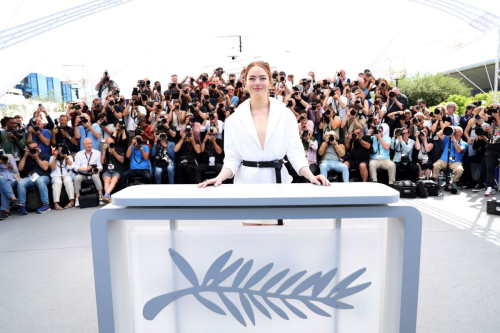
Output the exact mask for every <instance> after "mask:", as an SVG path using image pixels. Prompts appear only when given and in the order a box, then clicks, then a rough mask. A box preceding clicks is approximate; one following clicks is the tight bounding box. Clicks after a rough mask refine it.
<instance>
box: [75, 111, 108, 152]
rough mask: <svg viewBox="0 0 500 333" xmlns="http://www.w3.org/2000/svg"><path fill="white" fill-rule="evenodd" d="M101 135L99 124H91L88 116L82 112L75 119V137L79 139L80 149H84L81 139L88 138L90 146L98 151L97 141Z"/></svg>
mask: <svg viewBox="0 0 500 333" xmlns="http://www.w3.org/2000/svg"><path fill="white" fill-rule="evenodd" d="M101 135H102V130H101V126H99V124H91V123H90V116H89V115H88V114H82V115H81V116H80V117H78V118H77V119H76V126H75V138H77V139H79V140H80V150H84V149H85V147H84V145H83V140H85V139H90V141H91V142H92V148H93V149H95V150H97V151H99V142H100V138H101Z"/></svg>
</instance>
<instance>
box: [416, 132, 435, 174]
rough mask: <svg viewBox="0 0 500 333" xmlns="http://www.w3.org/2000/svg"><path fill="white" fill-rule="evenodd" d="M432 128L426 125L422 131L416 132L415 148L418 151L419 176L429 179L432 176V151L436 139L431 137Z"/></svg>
mask: <svg viewBox="0 0 500 333" xmlns="http://www.w3.org/2000/svg"><path fill="white" fill-rule="evenodd" d="M430 132H431V130H430V129H429V127H427V126H424V127H423V128H422V130H421V131H417V132H416V133H415V146H414V147H415V150H417V151H418V155H417V162H416V164H417V167H418V170H419V172H418V176H419V177H423V176H424V175H425V179H427V180H429V179H430V177H431V166H432V159H431V154H430V152H431V151H432V148H434V141H433V140H432V139H431V138H430V137H429V134H430Z"/></svg>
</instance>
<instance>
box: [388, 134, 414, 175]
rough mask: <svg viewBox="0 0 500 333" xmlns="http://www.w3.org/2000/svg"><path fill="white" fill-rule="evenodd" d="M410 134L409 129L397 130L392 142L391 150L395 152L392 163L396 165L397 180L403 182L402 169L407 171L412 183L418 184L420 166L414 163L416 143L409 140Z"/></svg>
mask: <svg viewBox="0 0 500 333" xmlns="http://www.w3.org/2000/svg"><path fill="white" fill-rule="evenodd" d="M409 136H410V133H409V130H408V128H396V129H395V130H394V136H393V137H392V141H391V149H392V150H394V157H393V159H392V161H393V162H394V164H396V177H397V178H396V179H397V180H401V169H405V170H406V172H407V177H408V176H409V177H410V180H411V181H412V182H416V181H417V178H418V166H417V165H416V164H415V163H413V160H412V155H413V146H414V145H415V141H413V140H412V139H410V138H409Z"/></svg>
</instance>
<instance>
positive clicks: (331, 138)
mask: <svg viewBox="0 0 500 333" xmlns="http://www.w3.org/2000/svg"><path fill="white" fill-rule="evenodd" d="M354 135H356V134H354ZM334 141H335V137H334V136H333V135H330V136H329V137H328V142H334Z"/></svg>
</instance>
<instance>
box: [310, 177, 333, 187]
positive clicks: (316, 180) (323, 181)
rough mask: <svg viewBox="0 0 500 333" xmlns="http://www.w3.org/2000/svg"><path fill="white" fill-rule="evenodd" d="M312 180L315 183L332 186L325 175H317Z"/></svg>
mask: <svg viewBox="0 0 500 333" xmlns="http://www.w3.org/2000/svg"><path fill="white" fill-rule="evenodd" d="M310 182H311V183H312V184H315V185H323V186H330V185H331V184H330V181H329V180H328V179H326V178H325V176H323V175H317V176H315V177H314V178H313V179H310Z"/></svg>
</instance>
